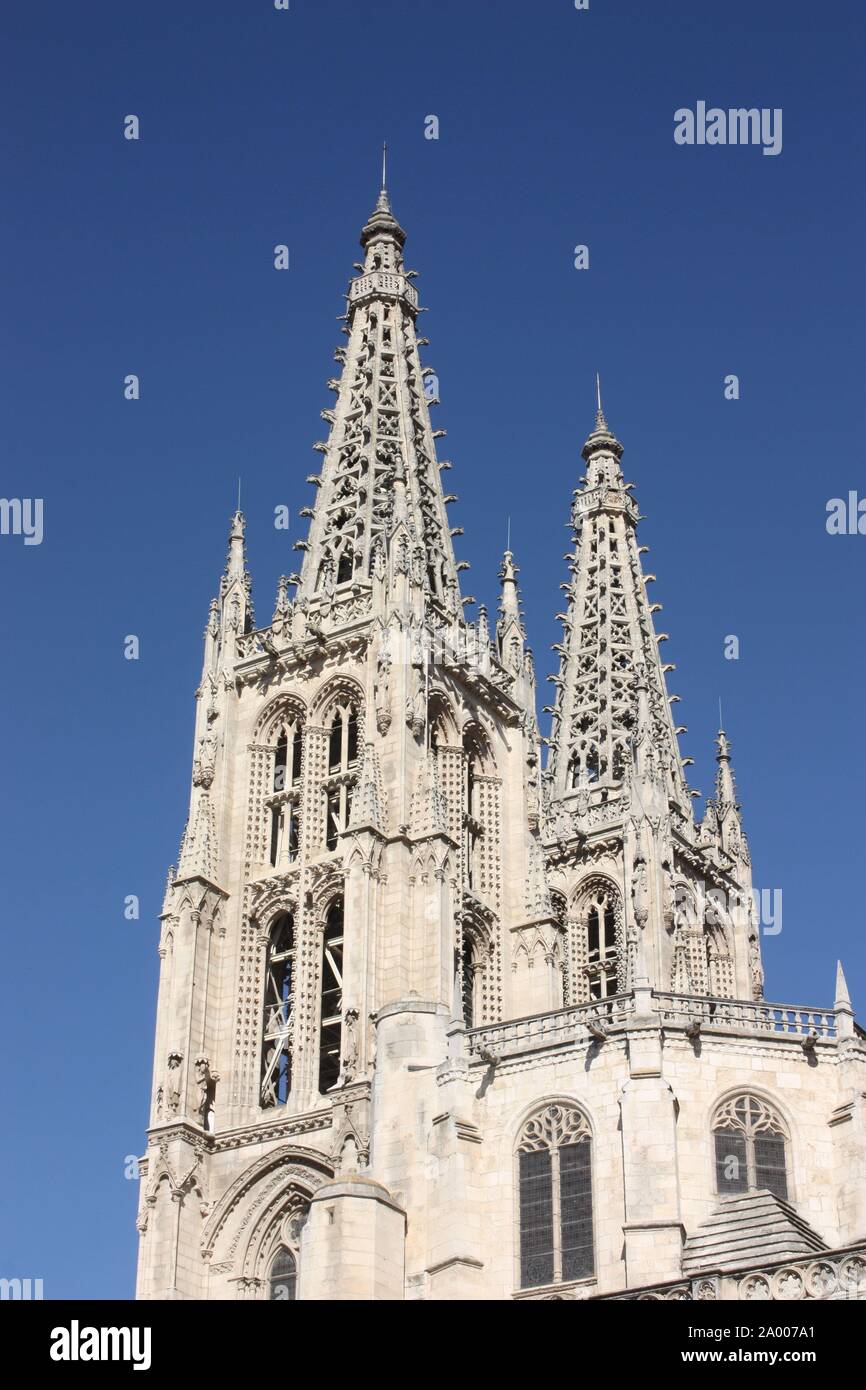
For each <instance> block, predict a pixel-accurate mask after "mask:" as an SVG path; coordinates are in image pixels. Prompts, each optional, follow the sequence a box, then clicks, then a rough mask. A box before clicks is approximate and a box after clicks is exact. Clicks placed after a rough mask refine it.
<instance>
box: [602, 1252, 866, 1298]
mask: <svg viewBox="0 0 866 1390" xmlns="http://www.w3.org/2000/svg"><path fill="white" fill-rule="evenodd" d="M595 1298H596V1299H598V1300H599V1301H602V1300H604V1299H608V1300H610V1301H612V1302H653V1303H692V1302H713V1301H715V1300H722V1301H727V1302H735V1303H739V1302H753V1301H758V1302H766V1303H776V1302H779V1303H798V1302H803V1301H807V1300H809V1299H833V1300H837V1299H862V1300H866V1242H860V1243H859V1244H857V1245H848V1246H845V1247H844V1248H843V1249H840V1250H827V1251H825V1252H824V1253H823V1254H820V1255H810V1256H808V1257H804V1258H803V1259H800V1260H776V1261H769V1262H767V1263H766V1264H761V1265H751V1266H749V1267H748V1268H746V1269H738V1270H735V1271H733V1272H732V1273H718V1272H716V1271H713V1270H710V1271H708V1272H707V1273H705V1274H699V1275H696V1276H695V1277H694V1278H693V1279H675V1280H672V1281H671V1282H670V1283H667V1284H654V1285H651V1286H649V1287H647V1288H643V1289H629V1290H628V1292H626V1293H613V1294H610V1293H609V1294H596V1295H595Z"/></svg>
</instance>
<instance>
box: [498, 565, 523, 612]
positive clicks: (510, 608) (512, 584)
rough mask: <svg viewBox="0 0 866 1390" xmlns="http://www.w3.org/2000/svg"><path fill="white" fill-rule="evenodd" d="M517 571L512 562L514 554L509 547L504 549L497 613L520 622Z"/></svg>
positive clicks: (500, 569) (500, 570)
mask: <svg viewBox="0 0 866 1390" xmlns="http://www.w3.org/2000/svg"><path fill="white" fill-rule="evenodd" d="M519 573H520V570H519V569H518V567H517V565H515V563H514V555H513V554H512V552H511V550H510V549H508V550H506V551H505V554H504V555H503V557H502V564H501V565H500V567H499V582H500V584H501V585H502V597H501V599H500V601H499V615H500V617H502V618H505V617H510V618H516V620H517V621H518V623H519V622H520V593H519V590H518V588H517V576H518V575H519Z"/></svg>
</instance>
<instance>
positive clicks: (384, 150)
mask: <svg viewBox="0 0 866 1390" xmlns="http://www.w3.org/2000/svg"><path fill="white" fill-rule="evenodd" d="M387 159H388V141H387V140H383V141H382V188H383V189H387V187H388V179H387V177H386V168H387Z"/></svg>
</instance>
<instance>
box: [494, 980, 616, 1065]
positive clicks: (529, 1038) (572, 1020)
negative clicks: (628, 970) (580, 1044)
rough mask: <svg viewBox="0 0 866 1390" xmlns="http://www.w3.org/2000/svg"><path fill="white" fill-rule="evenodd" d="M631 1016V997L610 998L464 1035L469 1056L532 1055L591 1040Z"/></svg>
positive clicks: (612, 996) (518, 1019)
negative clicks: (542, 1049) (570, 1043)
mask: <svg viewBox="0 0 866 1390" xmlns="http://www.w3.org/2000/svg"><path fill="white" fill-rule="evenodd" d="M632 1013H634V995H633V994H614V995H611V997H610V998H609V999H598V1000H594V1001H593V1002H592V1003H590V1004H576V1005H575V1006H574V1007H573V1008H571V1009H559V1010H557V1012H556V1013H551V1014H536V1015H534V1016H533V1017H531V1018H515V1019H512V1020H510V1022H508V1023H493V1024H490V1025H489V1026H488V1027H486V1028H472V1029H470V1030H469V1032H468V1033H467V1034H466V1038H467V1042H468V1046H469V1054H470V1056H474V1057H476V1058H477V1057H480V1056H481V1054H482V1052H490V1053H494V1054H495V1055H496V1056H500V1055H502V1054H504V1053H508V1054H509V1055H510V1054H513V1053H517V1052H534V1051H536V1050H538V1049H539V1048H545V1047H561V1046H562V1044H563V1043H569V1042H574V1041H576V1040H577V1039H580V1040H585V1039H587V1038H590V1039H591V1038H592V1037H593V1036H594V1035H595V1034H597V1033H598V1032H599V1031H600V1030H604V1032H605V1033H606V1032H607V1031H608V1030H609V1029H610V1028H611V1027H613V1026H616V1025H617V1024H622V1023H624V1022H625V1021H626V1019H627V1018H628V1016H629V1015H630V1014H632Z"/></svg>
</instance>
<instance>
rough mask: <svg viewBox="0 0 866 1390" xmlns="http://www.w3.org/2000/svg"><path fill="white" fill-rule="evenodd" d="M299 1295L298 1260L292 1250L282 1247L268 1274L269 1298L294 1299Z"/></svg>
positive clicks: (278, 1299)
mask: <svg viewBox="0 0 866 1390" xmlns="http://www.w3.org/2000/svg"><path fill="white" fill-rule="evenodd" d="M297 1296H298V1262H297V1260H296V1259H295V1257H294V1255H293V1254H292V1252H291V1250H286V1249H285V1248H284V1247H281V1248H280V1249H279V1250H278V1251H277V1253H276V1255H275V1256H274V1258H273V1260H272V1261H271V1268H270V1272H269V1274H268V1298H269V1299H270V1300H271V1301H274V1300H277V1301H280V1300H282V1301H288V1300H294V1299H296V1298H297Z"/></svg>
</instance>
